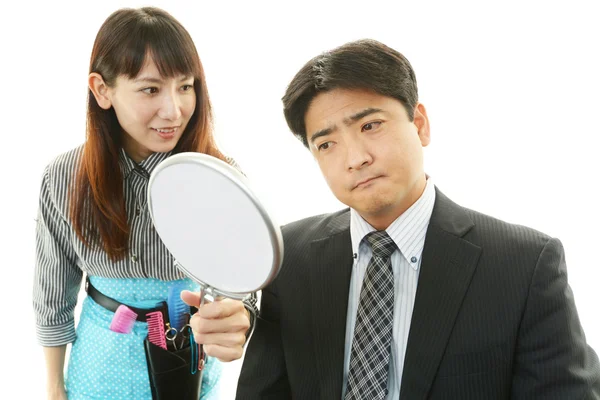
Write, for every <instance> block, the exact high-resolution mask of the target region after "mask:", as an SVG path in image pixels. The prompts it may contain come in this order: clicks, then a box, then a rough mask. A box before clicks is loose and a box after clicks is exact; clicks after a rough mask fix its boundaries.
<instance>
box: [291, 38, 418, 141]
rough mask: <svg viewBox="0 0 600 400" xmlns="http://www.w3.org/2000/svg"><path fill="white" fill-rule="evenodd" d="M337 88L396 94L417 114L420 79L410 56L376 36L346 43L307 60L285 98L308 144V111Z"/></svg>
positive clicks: (296, 131) (410, 112)
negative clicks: (322, 94)
mask: <svg viewBox="0 0 600 400" xmlns="http://www.w3.org/2000/svg"><path fill="white" fill-rule="evenodd" d="M333 89H366V90H371V91H373V92H375V93H378V94H381V95H383V96H388V97H392V98H394V99H396V100H398V101H400V102H401V103H402V104H403V105H404V107H405V108H406V111H407V112H408V117H409V119H410V120H411V121H412V120H413V118H414V110H415V106H416V104H417V101H418V90H417V79H416V77H415V73H414V71H413V69H412V66H411V65H410V63H409V62H408V60H407V59H406V58H405V57H404V56H403V55H402V54H400V53H399V52H398V51H396V50H394V49H392V48H390V47H388V46H386V45H384V44H383V43H380V42H378V41H376V40H371V39H362V40H358V41H354V42H350V43H346V44H344V45H342V46H340V47H337V48H335V49H333V50H331V51H327V52H324V53H322V54H320V55H318V56H317V57H315V58H313V59H312V60H310V61H309V62H307V63H306V64H305V65H304V67H302V69H301V70H300V71H298V73H297V74H296V76H295V77H294V79H292V81H291V82H290V84H289V85H288V87H287V90H286V92H285V95H284V96H283V98H282V101H283V112H284V115H285V119H286V121H287V124H288V126H289V128H290V130H291V131H292V133H293V134H294V135H296V137H297V138H298V139H299V140H300V141H302V143H303V144H304V146H306V147H308V142H307V139H306V126H305V123H304V117H305V116H306V111H307V110H308V107H309V106H310V103H311V101H312V100H313V99H314V98H315V97H316V96H317V95H318V94H319V93H322V92H327V91H330V90H333Z"/></svg>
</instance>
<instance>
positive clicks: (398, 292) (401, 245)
mask: <svg viewBox="0 0 600 400" xmlns="http://www.w3.org/2000/svg"><path fill="white" fill-rule="evenodd" d="M434 203H435V187H434V185H433V182H432V180H431V178H429V179H427V184H426V186H425V190H424V191H423V194H422V195H421V197H420V198H419V199H418V200H417V201H416V202H415V203H414V204H413V205H412V206H411V207H410V208H409V209H408V210H406V211H405V212H404V213H403V214H402V215H401V216H399V217H398V218H397V219H396V220H395V221H394V222H392V224H390V226H389V227H388V228H387V229H386V232H387V233H388V235H389V236H390V237H391V238H392V240H393V241H394V242H395V243H396V245H397V246H398V249H396V251H394V253H393V254H392V257H391V261H392V269H393V271H394V288H395V295H394V326H393V329H392V335H393V336H392V343H391V352H392V354H391V358H390V368H389V372H388V395H387V398H386V399H397V398H398V397H399V396H400V382H401V381H402V371H403V368H404V355H405V353H406V343H407V341H408V332H409V330H410V321H411V318H412V312H413V306H414V302H415V295H416V293H417V282H418V280H419V269H420V266H421V255H422V253H423V246H424V244H425V234H426V233H427V227H428V226H429V220H430V218H431V213H432V211H433V205H434ZM374 230H375V228H373V227H372V226H371V225H370V224H369V223H368V222H366V221H365V220H364V219H363V218H362V217H361V216H360V215H359V214H358V212H356V211H355V210H354V209H351V210H350V236H351V239H352V251H353V253H354V265H353V267H352V277H351V280H350V294H349V298H348V314H347V315H348V316H347V322H346V346H345V353H344V386H343V388H342V399H343V398H344V395H345V393H346V385H347V382H348V371H349V369H350V352H351V349H352V339H353V337H354V324H355V323H356V312H357V310H358V303H359V297H360V291H361V288H362V283H363V278H364V276H365V272H366V270H367V265H368V264H369V260H370V259H371V248H370V246H369V245H368V243H367V242H366V241H363V238H364V237H365V235H367V234H368V233H369V232H372V231H374ZM409 367H410V366H409Z"/></svg>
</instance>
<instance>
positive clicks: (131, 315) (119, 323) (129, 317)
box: [109, 304, 138, 333]
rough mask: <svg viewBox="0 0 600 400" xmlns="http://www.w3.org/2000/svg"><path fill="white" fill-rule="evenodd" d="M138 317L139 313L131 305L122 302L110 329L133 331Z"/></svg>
mask: <svg viewBox="0 0 600 400" xmlns="http://www.w3.org/2000/svg"><path fill="white" fill-rule="evenodd" d="M137 317H138V315H137V314H136V313H135V312H133V311H132V310H131V309H130V308H129V307H127V306H126V305H124V304H121V305H120V306H119V308H117V311H115V315H114V316H113V319H112V321H111V322H110V327H109V329H110V330H111V331H113V332H117V333H131V332H132V331H133V324H134V323H135V321H136V320H137Z"/></svg>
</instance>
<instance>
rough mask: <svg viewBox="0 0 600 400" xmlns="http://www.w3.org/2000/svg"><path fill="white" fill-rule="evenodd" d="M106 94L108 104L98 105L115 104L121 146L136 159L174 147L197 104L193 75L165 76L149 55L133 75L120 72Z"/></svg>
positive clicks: (140, 159) (107, 88)
mask: <svg viewBox="0 0 600 400" xmlns="http://www.w3.org/2000/svg"><path fill="white" fill-rule="evenodd" d="M105 94H106V96H105V97H106V99H108V105H109V107H103V105H102V104H101V106H102V107H103V108H110V107H111V106H112V107H113V108H114V110H115V113H116V115H117V119H118V121H119V124H120V125H121V128H122V130H123V147H124V148H125V151H126V152H127V154H128V155H129V157H131V158H132V159H133V160H134V161H136V162H140V161H142V160H144V159H145V158H147V157H148V156H149V155H150V154H152V153H165V152H168V151H171V150H173V148H174V147H175V145H176V144H177V142H178V141H179V138H180V137H181V135H182V134H183V132H184V131H185V128H186V126H187V124H188V122H189V121H190V118H191V117H192V115H193V114H194V110H195V107H196V93H195V92H194V77H193V76H178V77H174V78H164V77H162V76H161V75H160V73H159V72H158V69H157V68H156V65H155V64H154V61H153V60H152V58H151V57H147V58H146V63H145V65H144V67H143V68H142V69H141V71H140V73H139V74H138V75H137V76H136V77H135V78H133V79H129V78H128V77H127V76H123V75H122V76H119V77H118V78H117V81H116V84H115V85H114V87H106V89H105Z"/></svg>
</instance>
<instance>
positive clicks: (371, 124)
mask: <svg viewBox="0 0 600 400" xmlns="http://www.w3.org/2000/svg"><path fill="white" fill-rule="evenodd" d="M380 125H381V121H375V122H369V123H368V124H364V125H363V131H372V130H373V129H377V128H378V127H379V126H380Z"/></svg>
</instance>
